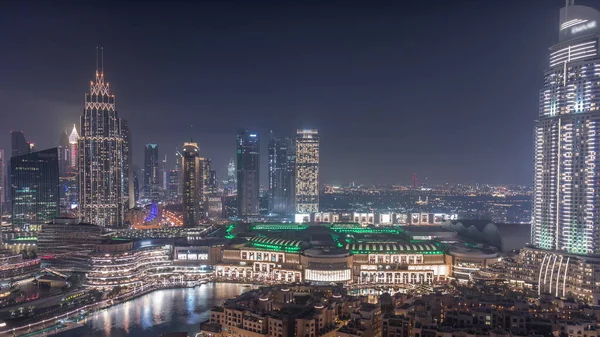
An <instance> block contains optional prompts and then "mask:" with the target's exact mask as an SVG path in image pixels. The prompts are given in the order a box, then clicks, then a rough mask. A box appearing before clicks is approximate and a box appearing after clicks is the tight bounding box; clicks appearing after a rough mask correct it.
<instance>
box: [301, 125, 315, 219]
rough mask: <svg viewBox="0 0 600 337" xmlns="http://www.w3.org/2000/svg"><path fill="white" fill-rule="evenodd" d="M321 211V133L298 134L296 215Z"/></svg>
mask: <svg viewBox="0 0 600 337" xmlns="http://www.w3.org/2000/svg"><path fill="white" fill-rule="evenodd" d="M318 211H319V131H318V130H314V129H313V130H298V132H297V133H296V213H299V214H308V213H314V212H318Z"/></svg>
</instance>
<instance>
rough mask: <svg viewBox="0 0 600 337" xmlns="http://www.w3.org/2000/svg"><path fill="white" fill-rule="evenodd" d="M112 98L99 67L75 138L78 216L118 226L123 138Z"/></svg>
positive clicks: (122, 202) (100, 224)
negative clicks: (77, 151) (76, 138)
mask: <svg viewBox="0 0 600 337" xmlns="http://www.w3.org/2000/svg"><path fill="white" fill-rule="evenodd" d="M121 127H122V125H121V121H120V119H119V116H118V114H117V110H116V107H115V96H114V95H113V94H112V91H111V90H110V85H109V83H108V82H106V81H105V79H104V69H102V66H100V67H99V68H97V69H96V81H92V82H90V91H89V93H86V95H85V108H84V111H83V116H82V117H81V136H80V137H79V144H78V148H79V165H78V169H79V210H80V217H81V218H82V219H83V220H84V221H85V222H88V223H92V224H96V225H99V226H119V225H121V224H122V223H123V215H124V206H125V204H124V201H125V200H124V192H125V191H124V190H125V188H124V181H123V180H124V172H123V165H124V160H126V159H127V158H124V157H123V135H122V130H121Z"/></svg>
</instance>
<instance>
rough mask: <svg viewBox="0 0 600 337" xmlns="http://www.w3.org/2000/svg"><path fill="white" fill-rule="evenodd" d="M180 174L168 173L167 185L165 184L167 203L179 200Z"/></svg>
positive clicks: (174, 171) (175, 172)
mask: <svg viewBox="0 0 600 337" xmlns="http://www.w3.org/2000/svg"><path fill="white" fill-rule="evenodd" d="M180 176H181V172H179V171H178V170H171V171H169V175H168V180H169V181H168V183H167V199H168V200H169V201H177V200H179V178H180Z"/></svg>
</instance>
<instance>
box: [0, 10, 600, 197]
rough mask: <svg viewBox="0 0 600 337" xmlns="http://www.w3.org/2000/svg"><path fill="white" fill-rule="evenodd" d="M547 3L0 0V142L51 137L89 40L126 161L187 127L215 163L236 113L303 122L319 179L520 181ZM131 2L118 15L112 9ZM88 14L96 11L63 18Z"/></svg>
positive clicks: (82, 68) (178, 139)
mask: <svg viewBox="0 0 600 337" xmlns="http://www.w3.org/2000/svg"><path fill="white" fill-rule="evenodd" d="M577 3H578V4H580V5H593V4H594V1H593V0H578V1H577ZM563 4H564V1H562V0H555V1H550V3H549V2H548V1H546V0H531V1H527V2H522V1H521V2H517V1H489V2H488V1H467V0H456V1H452V2H448V1H441V0H429V1H419V2H410V3H407V4H400V3H392V4H373V3H369V4H366V3H365V4H360V3H349V4H347V6H344V7H343V8H338V7H337V6H332V5H326V4H319V5H318V6H317V5H314V4H308V3H306V4H296V5H290V6H287V5H285V4H277V5H269V4H264V5H263V6H254V5H250V4H246V3H244V4H240V5H239V6H235V7H232V6H230V5H228V4H225V3H198V4H196V3H183V4H177V5H173V6H166V7H161V6H154V5H152V6H142V5H141V4H137V3H119V4H116V6H115V8H113V9H112V10H110V11H108V9H103V8H96V7H94V6H89V7H85V6H82V7H81V8H79V9H78V11H73V10H71V9H68V8H64V7H63V8H61V7H60V6H52V7H51V6H20V5H16V4H13V5H12V6H9V7H8V8H7V9H6V11H3V12H2V13H0V27H2V28H4V31H13V32H14V34H11V36H9V37H7V41H6V42H7V43H8V45H10V46H11V48H7V50H6V53H4V54H3V55H2V56H0V60H2V61H3V63H5V64H11V65H12V66H11V67H10V69H7V71H6V72H5V73H4V74H3V77H2V79H0V101H2V102H3V104H2V107H0V108H1V110H2V111H3V113H2V117H3V118H2V129H0V148H1V149H4V150H5V153H6V154H7V156H8V153H9V148H10V134H9V133H10V131H11V130H23V131H24V132H25V135H26V137H27V139H28V140H30V141H32V142H34V143H36V147H37V149H45V148H50V147H54V146H57V145H58V141H59V139H58V137H57V133H58V131H59V130H62V129H64V128H66V127H68V128H69V129H71V128H72V124H74V123H77V120H78V116H79V115H80V114H81V111H82V109H81V104H80V100H81V92H82V91H84V90H85V89H86V83H87V81H88V79H89V74H90V72H91V71H93V70H94V68H95V65H94V56H93V55H94V50H95V48H96V46H103V47H104V50H105V55H104V64H105V67H104V68H105V71H106V76H107V78H110V80H111V83H112V85H113V86H114V89H115V91H116V92H118V94H119V113H120V117H122V118H126V119H128V120H129V122H130V127H131V129H132V135H133V149H132V150H133V152H134V156H133V157H134V161H135V163H136V164H137V165H138V166H139V167H143V145H144V144H146V143H156V144H159V146H160V148H161V153H164V154H166V155H167V156H168V159H167V165H168V166H169V168H171V167H172V165H173V159H174V153H175V149H176V148H180V147H181V146H180V144H182V143H183V142H184V141H186V140H189V138H190V137H192V138H193V139H194V141H195V142H197V143H198V144H199V146H200V148H201V149H202V150H203V153H204V154H203V155H206V156H207V157H209V158H211V159H212V164H213V167H214V168H215V169H216V170H217V171H218V172H217V173H218V176H219V177H225V176H226V167H227V163H228V162H229V159H230V158H231V157H232V156H234V155H235V141H234V140H232V137H234V135H235V133H236V131H237V130H238V129H239V128H249V129H252V130H256V132H257V133H259V134H262V135H267V134H268V132H269V131H270V130H273V131H274V132H276V134H277V135H279V136H281V137H286V136H287V137H291V136H293V134H294V132H295V130H296V129H297V128H315V129H319V131H320V134H321V135H322V147H321V154H322V157H323V160H322V162H321V182H326V183H348V182H351V181H359V182H361V183H365V184H380V183H386V184H398V183H407V182H410V179H411V176H412V174H413V173H414V172H417V173H418V175H419V177H420V180H421V181H423V182H424V181H425V178H426V177H427V178H428V181H431V182H446V181H447V182H464V183H475V182H481V183H506V184H509V183H519V184H531V182H532V171H531V165H530V163H531V159H530V158H531V156H532V153H533V146H532V144H531V130H532V129H533V120H534V119H535V118H536V111H537V105H538V101H537V99H535V98H536V97H537V96H538V89H537V88H539V87H541V86H542V79H541V78H540V76H539V74H540V72H542V71H543V70H544V69H545V68H546V67H547V60H548V55H547V53H546V50H547V47H548V46H551V45H553V44H554V43H555V42H557V41H556V39H557V38H556V34H555V33H556V32H555V30H552V29H550V30H549V29H547V28H546V27H551V26H552V25H553V24H554V23H555V22H556V18H557V14H556V11H555V8H558V7H560V6H562V5H563ZM434 7H435V8H437V9H436V10H431V8H434ZM138 10H139V11H140V13H142V14H143V15H139V16H136V17H135V18H134V22H135V24H132V21H131V16H130V15H128V14H127V13H130V12H132V11H138ZM104 14H107V15H105V16H106V17H107V18H108V19H109V21H110V22H109V24H108V25H106V26H100V25H79V24H76V22H79V18H81V17H94V16H98V15H99V16H102V15H104ZM417 17H418V18H419V20H416V18H417ZM157 18H161V19H160V20H158V19H157ZM532 18H535V22H532V21H531V20H532ZM507 21H510V22H513V23H514V24H511V25H506V24H505V22H507ZM423 22H427V24H423ZM415 27H419V28H418V29H417V28H415ZM473 27H477V30H476V32H475V31H474V30H473ZM32 31H35V32H36V33H38V34H37V35H35V36H36V38H35V39H33V38H32V36H33V35H32V34H30V33H31V32H32ZM148 32H153V33H151V34H149V33H148ZM440 35H444V36H447V37H448V38H444V39H441V41H440V42H439V45H436V47H435V52H434V49H433V48H434V47H433V46H425V47H424V48H408V47H407V46H410V45H414V44H415V43H420V44H423V42H424V41H433V40H440ZM481 36H486V37H487V38H486V39H481V38H480V37H481ZM89 37H94V38H89ZM515 37H518V38H515ZM56 45H60V46H61V48H55V47H54V46H56ZM453 47H456V48H453ZM34 55H44V57H34ZM467 56H473V57H469V58H467ZM467 59H468V62H467V61H465V60H467ZM441 60H444V61H443V62H441ZM517 60H518V62H517ZM448 64H452V66H448ZM49 65H51V66H49ZM492 65H493V66H492ZM434 78H435V79H436V80H435V81H434V80H432V79H434ZM459 78H460V81H457V79H459ZM47 79H51V85H49V84H48V80H47ZM31 121H36V122H35V123H32V122H31ZM38 121H39V122H38ZM267 143H268V142H263V144H262V148H261V152H262V153H267V145H268V144H267ZM162 158H163V157H162V155H161V159H162ZM474 164H477V165H474ZM261 171H262V172H264V173H266V172H267V163H266V160H262V162H261ZM266 176H267V175H266V174H263V175H261V183H262V186H266V182H267V177H266ZM139 178H141V177H139Z"/></svg>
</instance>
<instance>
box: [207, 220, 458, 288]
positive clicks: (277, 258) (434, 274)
mask: <svg viewBox="0 0 600 337" xmlns="http://www.w3.org/2000/svg"><path fill="white" fill-rule="evenodd" d="M256 234H258V236H255V235H256ZM242 235H246V236H251V237H250V238H249V239H248V241H247V242H246V243H243V244H231V245H229V246H226V247H224V248H223V258H222V260H221V261H220V262H219V263H218V264H217V265H216V266H215V277H216V279H217V280H237V281H243V282H257V283H294V282H311V283H314V284H321V283H329V282H341V283H352V284H357V285H369V284H388V285H410V284H430V283H433V282H436V281H441V280H445V279H446V278H447V276H449V273H450V268H449V267H448V263H450V262H449V261H450V260H448V261H446V258H445V256H446V255H445V253H444V249H443V248H442V247H441V246H440V244H438V243H435V242H431V241H421V240H417V241H415V240H413V241H415V242H409V241H408V240H406V238H404V237H403V236H402V235H401V233H400V232H399V230H397V229H393V228H364V227H362V226H360V225H356V224H348V225H330V226H309V225H306V224H276V225H275V224H254V225H252V226H250V227H249V229H248V232H247V233H245V234H242Z"/></svg>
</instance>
